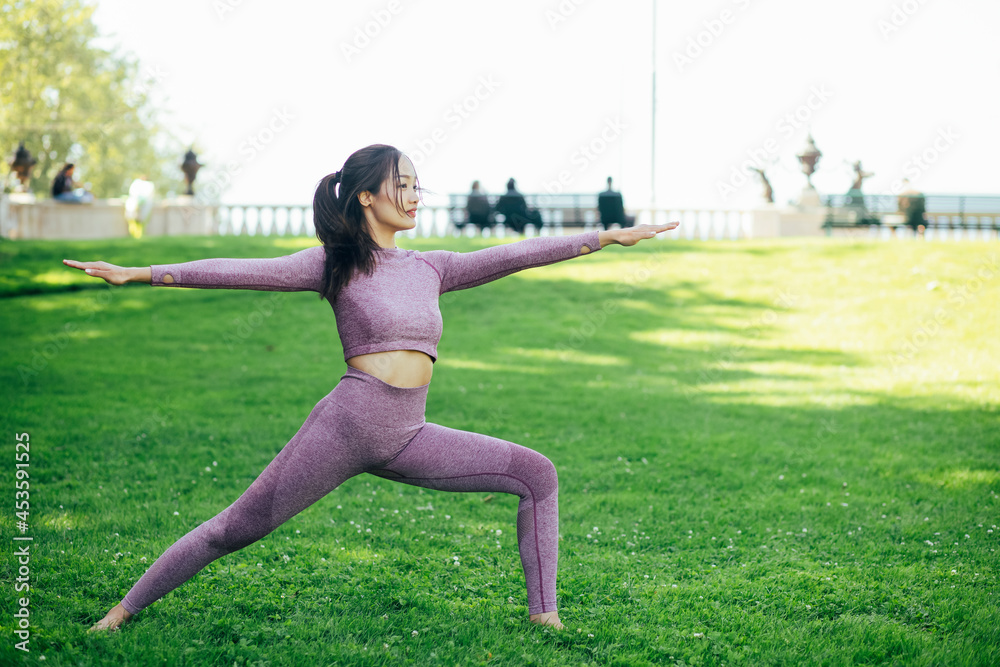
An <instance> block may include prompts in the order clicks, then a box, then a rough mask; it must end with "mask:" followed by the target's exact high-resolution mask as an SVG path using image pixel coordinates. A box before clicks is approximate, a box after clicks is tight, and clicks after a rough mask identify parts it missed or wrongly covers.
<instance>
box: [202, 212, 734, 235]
mask: <svg viewBox="0 0 1000 667" xmlns="http://www.w3.org/2000/svg"><path fill="white" fill-rule="evenodd" d="M542 213H543V216H542V218H543V220H545V224H544V226H543V227H542V229H541V230H535V229H533V228H531V226H530V225H529V229H526V230H525V234H526V235H536V234H542V235H549V234H564V233H569V232H572V231H579V230H584V231H589V230H591V229H596V228H597V214H596V212H594V215H591V216H584V224H583V226H582V227H581V226H579V225H572V226H570V225H565V226H564V225H563V223H562V221H561V216H560V215H559V213H560V211H558V210H552V211H543V212H542ZM629 214H631V215H634V216H635V218H636V224H663V223H666V222H670V221H678V222H680V223H681V224H680V225H679V226H678V228H677V229H676V230H672V231H670V232H667V233H666V234H665V235H664V236H665V237H666V238H674V239H692V240H706V241H707V240H715V239H731V240H737V239H743V238H748V237H750V236H752V234H751V224H752V219H753V213H752V211H734V210H719V209H635V210H630V211H629ZM456 217H458V218H459V219H460V220H461V219H463V218H464V211H462V210H460V209H454V208H452V207H450V206H433V205H432V206H421V207H420V208H419V209H418V210H417V224H416V227H414V229H412V230H409V231H408V232H406V233H405V234H406V235H407V236H408V237H410V238H417V237H422V238H428V237H444V236H468V237H472V236H480V235H482V236H484V237H500V238H503V237H504V236H507V235H516V233H515V232H512V231H510V230H509V229H506V228H505V227H504V226H503V225H501V224H497V225H495V226H494V227H491V228H487V229H485V230H482V231H480V230H479V229H477V228H476V227H474V226H472V225H463V226H462V227H461V228H459V227H458V226H456V225H455V224H454V222H453V221H454V220H455V218H456ZM216 218H217V229H218V233H219V234H221V235H226V236H241V235H243V236H314V235H315V233H316V232H315V227H314V226H313V218H312V207H310V206H306V205H270V204H220V205H219V207H218V212H217V214H216Z"/></svg>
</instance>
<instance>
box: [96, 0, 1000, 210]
mask: <svg viewBox="0 0 1000 667" xmlns="http://www.w3.org/2000/svg"><path fill="white" fill-rule="evenodd" d="M97 4H98V10H97V12H96V14H95V21H96V23H97V25H98V27H99V29H100V30H101V31H102V33H103V34H104V35H106V36H108V37H109V38H110V41H112V42H115V43H117V44H119V45H120V46H121V47H122V49H123V50H125V51H130V52H132V53H133V54H134V55H135V56H136V57H138V59H139V60H140V62H141V63H142V65H143V71H144V72H146V73H147V75H149V76H152V77H155V82H154V83H153V86H152V92H153V96H154V99H156V100H158V101H159V105H160V106H161V108H162V110H163V113H162V114H161V118H162V119H163V120H164V121H165V123H166V125H167V126H168V127H169V128H170V129H171V131H172V132H173V133H174V135H175V136H176V137H178V138H179V139H180V140H181V141H183V142H185V143H188V144H191V143H193V144H194V146H195V150H196V151H197V152H198V154H199V159H200V161H201V162H202V163H204V164H206V167H205V168H203V169H202V170H201V172H200V173H199V175H198V183H201V185H202V188H205V187H206V186H207V184H209V183H212V182H214V183H217V184H219V183H225V182H227V181H231V183H230V184H229V186H228V187H227V188H225V189H224V191H223V193H222V199H223V201H226V202H231V203H309V202H311V201H312V194H313V190H314V188H315V185H316V183H317V182H318V181H319V179H320V178H322V177H323V176H324V175H325V174H328V173H330V172H333V171H335V170H337V169H339V168H340V167H341V166H342V165H343V162H344V160H345V159H346V158H347V156H348V155H349V154H350V153H351V152H353V151H354V150H357V149H358V148H361V147H363V146H365V145H368V144H371V143H389V144H393V145H396V146H398V147H399V148H401V149H403V150H404V151H405V152H407V153H408V154H410V155H411V157H413V158H414V162H415V163H416V165H417V170H418V175H419V177H420V179H421V182H422V185H423V186H424V187H426V188H429V189H430V190H433V191H435V192H437V193H440V194H442V195H443V194H447V193H451V192H467V191H468V189H469V184H470V183H471V181H472V180H474V179H479V180H480V181H481V182H482V183H483V186H484V187H485V189H486V191H487V192H491V193H499V192H502V191H503V190H504V185H505V183H506V181H507V179H508V178H509V177H511V176H513V177H515V178H516V179H517V182H518V187H519V189H520V190H521V191H522V192H526V193H527V192H546V191H558V190H560V189H561V190H562V191H564V192H595V191H598V190H602V189H604V185H605V179H606V178H607V177H608V176H613V177H614V178H615V183H616V187H617V188H619V189H621V190H622V192H623V194H624V197H625V202H626V206H644V205H647V204H648V203H649V202H650V200H651V194H652V180H651V155H652V141H651V126H652V109H651V106H652V105H651V100H652V91H651V87H652V86H651V83H652V72H653V55H652V48H653V32H654V31H653V21H652V12H653V0H615V1H612V0H541V1H539V0H506V1H505V2H502V3H500V2H489V3H487V2H475V1H470V0H356V1H353V2H346V1H343V0H341V1H335V2H319V1H306V0H285V1H284V2H280V3H279V2H266V1H265V0H171V1H170V2H135V1H134V0H100V2H98V3H97ZM998 25H1000V3H998V2H996V0H949V1H948V2H945V0H840V1H838V2H803V0H713V1H711V2H697V3H695V2H684V3H682V2H679V1H674V2H670V1H660V2H658V3H657V21H656V31H655V32H656V69H657V84H656V85H657V88H656V97H657V112H656V141H655V152H656V178H655V203H656V204H657V205H659V206H669V207H678V206H697V207H704V208H708V207H722V208H739V207H749V206H754V205H756V204H757V203H758V202H760V201H761V190H762V188H761V186H760V184H759V181H758V180H757V177H756V176H755V175H753V176H752V178H744V177H743V175H742V173H741V165H743V166H748V165H744V163H745V162H746V161H747V160H749V159H751V157H752V156H756V160H757V162H758V163H762V164H766V165H767V173H768V176H769V177H770V179H771V182H772V184H773V186H774V190H775V199H776V201H777V202H778V203H786V202H788V201H789V200H791V199H794V198H797V197H798V195H799V193H800V191H801V189H802V187H803V186H804V185H805V177H804V176H803V174H802V173H801V170H800V167H799V163H798V160H797V159H796V158H795V155H796V154H797V153H799V152H800V151H801V149H802V148H803V147H804V144H805V139H806V132H807V129H811V131H812V134H813V136H814V138H815V140H816V144H817V146H818V147H819V149H820V150H821V151H822V152H823V157H822V159H821V161H820V163H819V168H818V171H817V173H816V174H815V176H814V177H813V182H814V184H815V185H816V186H817V188H818V189H819V190H820V192H821V193H823V194H827V193H843V192H846V191H847V189H848V188H849V187H850V184H851V182H852V180H853V176H852V167H851V165H852V164H853V162H854V161H855V160H861V161H862V164H863V167H864V169H865V171H869V172H874V176H873V177H872V178H871V179H869V180H867V181H865V186H864V189H865V191H866V192H872V193H876V192H888V191H890V190H891V188H892V187H893V184H894V183H898V181H900V180H901V179H902V178H903V177H904V176H908V177H909V178H910V180H911V181H912V182H913V183H914V185H915V186H916V187H918V188H919V189H921V190H923V191H925V192H933V193H944V192H952V193H997V192H998V191H1000V182H998V181H1000V179H998V174H1000V169H998V168H997V167H996V159H997V157H996V154H997V151H998V149H1000V123H998V122H997V119H998V117H1000V116H998V104H997V103H998V101H1000V86H998V85H997V83H998V81H1000V76H998V75H1000V40H998V39H997V37H996V28H997V26H998ZM180 158H181V156H178V163H179V162H180ZM560 179H561V182H560ZM196 187H197V185H196Z"/></svg>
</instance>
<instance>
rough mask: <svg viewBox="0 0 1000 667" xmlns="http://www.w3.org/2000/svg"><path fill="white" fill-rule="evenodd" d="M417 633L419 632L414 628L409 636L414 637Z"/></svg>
mask: <svg viewBox="0 0 1000 667" xmlns="http://www.w3.org/2000/svg"><path fill="white" fill-rule="evenodd" d="M418 634H420V633H418V632H417V631H416V630H414V631H413V632H411V633H410V636H411V637H416V636H417V635H418Z"/></svg>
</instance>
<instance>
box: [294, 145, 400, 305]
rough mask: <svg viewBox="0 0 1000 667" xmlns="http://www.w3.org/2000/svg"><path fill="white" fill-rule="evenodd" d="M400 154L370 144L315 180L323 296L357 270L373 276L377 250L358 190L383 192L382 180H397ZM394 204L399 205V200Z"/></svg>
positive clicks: (335, 292)
mask: <svg viewBox="0 0 1000 667" xmlns="http://www.w3.org/2000/svg"><path fill="white" fill-rule="evenodd" d="M402 155H403V153H402V152H401V151H400V150H399V149H397V148H394V147H392V146H386V145H384V144H374V145H372V146H367V147H365V148H362V149H361V150H358V151H355V152H354V153H353V154H351V156H350V157H349V158H347V162H345V163H344V168H343V169H341V170H340V171H337V172H334V173H332V174H329V175H327V176H324V177H323V179H322V180H321V181H320V182H319V185H317V186H316V195H315V196H314V197H313V224H314V225H315V227H316V237H317V238H318V239H319V240H320V241H322V243H323V247H324V248H325V249H326V264H325V267H324V271H323V291H322V292H321V293H320V297H321V298H328V299H330V301H331V302H332V301H334V300H335V299H336V298H337V295H338V294H340V290H341V289H343V288H344V286H345V285H347V283H348V281H349V280H350V279H351V276H352V275H353V274H354V272H355V271H363V272H364V273H366V274H368V275H371V273H372V271H374V270H375V249H376V248H378V247H379V246H378V244H377V243H376V242H375V239H373V238H372V235H371V232H370V231H369V229H368V224H367V222H366V220H365V214H364V207H363V206H362V205H361V202H360V201H358V195H360V194H361V193H362V192H365V191H367V192H370V193H372V195H373V196H376V195H378V194H379V193H380V192H381V189H382V184H383V183H384V182H385V181H386V179H392V180H391V181H390V182H391V183H395V182H396V181H397V180H398V179H399V159H400V158H401V157H402ZM396 206H397V208H399V209H400V210H403V206H402V204H401V203H400V202H398V201H397V202H396Z"/></svg>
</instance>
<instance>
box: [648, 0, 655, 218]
mask: <svg viewBox="0 0 1000 667" xmlns="http://www.w3.org/2000/svg"><path fill="white" fill-rule="evenodd" d="M649 143H650V154H651V155H650V168H649V179H650V183H649V185H650V194H649V201H650V204H651V205H652V207H653V211H652V220H650V222H651V223H653V224H656V0H653V136H652V138H651V140H650V142H649Z"/></svg>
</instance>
